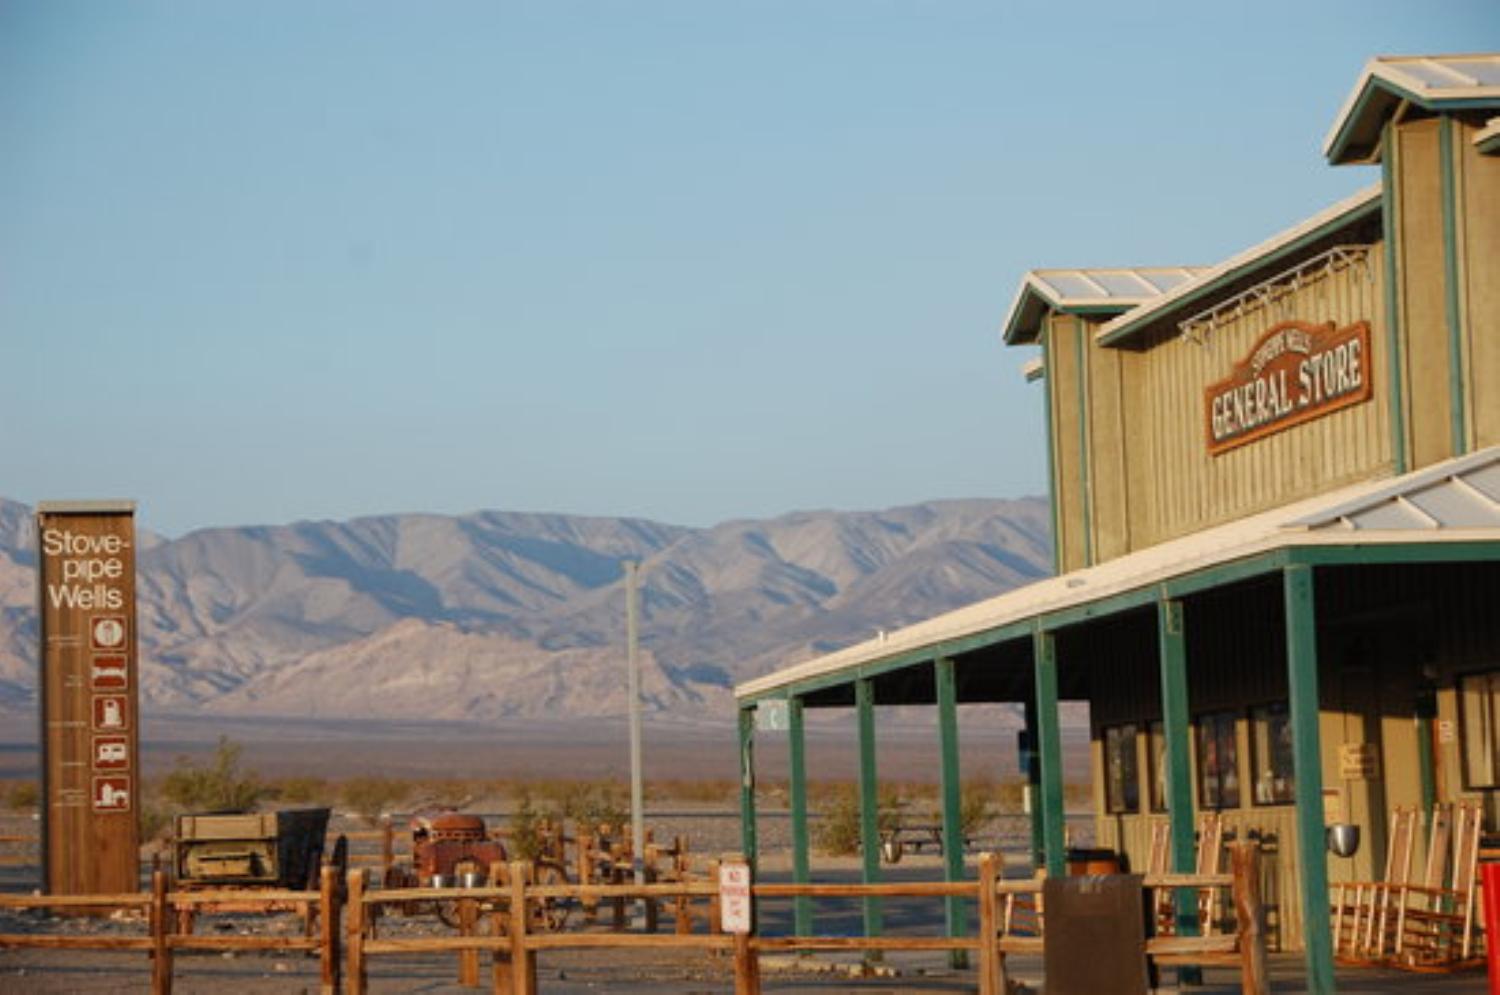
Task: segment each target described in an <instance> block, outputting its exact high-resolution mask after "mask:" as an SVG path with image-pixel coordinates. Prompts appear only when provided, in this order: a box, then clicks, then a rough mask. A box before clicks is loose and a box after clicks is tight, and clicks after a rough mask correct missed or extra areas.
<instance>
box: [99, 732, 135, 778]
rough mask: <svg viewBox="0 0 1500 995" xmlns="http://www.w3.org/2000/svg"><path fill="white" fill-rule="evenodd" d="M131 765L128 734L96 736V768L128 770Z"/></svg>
mask: <svg viewBox="0 0 1500 995" xmlns="http://www.w3.org/2000/svg"><path fill="white" fill-rule="evenodd" d="M129 767H130V740H129V738H128V737H126V736H95V737H94V769H95V770H127V769H129Z"/></svg>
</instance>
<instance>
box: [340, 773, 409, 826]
mask: <svg viewBox="0 0 1500 995" xmlns="http://www.w3.org/2000/svg"><path fill="white" fill-rule="evenodd" d="M410 794H411V786H410V785H408V784H407V783H406V782H404V781H396V780H392V779H391V778H388V777H355V778H351V779H350V780H348V781H345V782H344V787H343V790H342V791H340V792H339V797H340V799H341V800H342V801H343V803H344V805H345V806H346V807H347V808H348V809H349V810H350V811H351V812H353V813H354V814H355V815H358V816H359V817H360V818H361V819H363V820H364V821H365V822H366V823H368V824H370V825H372V826H373V825H374V824H375V823H377V822H379V821H380V817H381V816H382V815H385V814H386V813H388V812H389V811H390V810H391V808H393V807H394V806H396V805H399V804H400V803H401V802H403V801H405V800H406V798H407V796H408V795H410Z"/></svg>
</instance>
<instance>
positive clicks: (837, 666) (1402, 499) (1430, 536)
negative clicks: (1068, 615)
mask: <svg viewBox="0 0 1500 995" xmlns="http://www.w3.org/2000/svg"><path fill="white" fill-rule="evenodd" d="M1408 509H1417V510H1418V511H1419V512H1420V513H1419V514H1412V513H1409V511H1408ZM1474 542H1479V543H1486V544H1489V543H1493V544H1495V545H1496V548H1497V554H1496V556H1497V558H1500V446H1492V447H1490V448H1488V449H1484V450H1481V451H1479V452H1476V453H1470V454H1469V455H1467V456H1461V457H1458V458H1456V459H1451V460H1447V461H1446V462H1443V463H1438V464H1434V465H1433V466H1431V467H1428V468H1426V469H1423V470H1418V471H1416V472H1413V473H1408V474H1405V475H1403V476H1400V477H1395V478H1391V477H1387V478H1384V479H1378V480H1371V481H1365V482H1364V483H1360V484H1354V485H1352V486H1350V487H1345V488H1342V489H1340V490H1337V491H1334V492H1332V493H1329V494H1321V495H1318V496H1317V497H1312V498H1307V499H1305V500H1302V501H1297V502H1294V503H1292V504H1288V505H1283V506H1282V507H1279V508H1273V509H1271V510H1269V511H1263V512H1260V513H1258V514H1254V515H1251V516H1249V517H1246V518H1241V519H1238V520H1236V521H1233V522H1229V523H1227V524H1224V525H1219V526H1215V527H1213V528H1210V529H1204V530H1203V531H1201V532H1195V533H1193V534H1191V535H1186V536H1182V537H1180V538H1177V539H1171V540H1168V541H1167V542H1164V543H1160V544H1158V545H1155V546H1151V547H1149V548H1147V549H1142V550H1137V551H1136V552H1134V553H1129V554H1127V555H1125V556H1121V557H1117V558H1116V559H1113V560H1108V561H1106V562H1104V563H1101V564H1098V565H1096V566H1092V567H1085V568H1083V569H1081V570H1074V571H1072V572H1071V573H1067V574H1063V575H1061V576H1058V577H1051V578H1048V579H1047V580H1042V581H1037V582H1036V583H1034V584H1028V585H1026V586H1025V587H1019V588H1016V589H1015V590H1013V591H1007V592H1006V593H1005V594H1002V595H1000V596H999V597H996V598H991V599H989V600H988V601H981V602H978V603H977V604H973V605H969V606H968V607H966V608H960V609H958V610H957V611H952V612H949V613H947V614H946V615H939V616H937V617H936V618H931V619H928V620H926V621H924V622H918V623H916V624H915V625H910V626H907V627H906V628H904V629H897V630H895V631H892V632H882V633H881V634H880V635H879V636H878V637H877V638H875V639H871V640H868V641H866V642H863V643H858V644H856V645H854V646H850V647H848V648H847V649H842V650H839V651H837V652H835V653H830V654H828V655H826V656H821V657H817V658H816V659H813V660H809V661H807V662H805V663H799V664H794V665H792V666H789V667H785V668H782V669H781V670H778V671H776V672H775V673H771V674H767V675H766V676H764V677H760V678H757V679H755V680H751V681H746V682H745V683H743V684H740V685H738V686H737V687H735V689H734V694H735V697H736V698H737V699H740V700H744V699H746V698H759V697H763V696H767V695H775V694H777V693H785V691H786V690H787V689H789V688H791V687H793V686H794V685H797V684H800V683H804V682H818V683H822V682H823V681H825V680H839V679H842V678H843V677H844V676H845V675H847V676H848V677H849V678H851V679H852V677H854V676H857V675H858V674H859V673H860V672H861V668H866V667H876V666H878V665H880V664H882V663H885V662H887V661H892V660H902V659H909V658H913V657H914V655H915V656H916V657H925V658H927V659H931V658H932V656H941V655H944V654H946V653H951V652H954V647H956V646H960V645H961V644H963V643H965V642H966V641H974V640H976V639H977V638H979V637H981V636H983V634H985V633H994V632H996V631H997V630H1002V629H1007V628H1009V627H1013V626H1016V625H1018V624H1021V625H1028V624H1030V623H1032V622H1033V621H1034V620H1036V619H1038V618H1040V617H1041V616H1043V615H1047V614H1052V613H1058V612H1065V611H1070V610H1076V609H1082V608H1084V607H1085V606H1088V605H1091V604H1094V603H1099V602H1106V601H1107V600H1108V599H1112V598H1116V597H1118V596H1121V595H1128V594H1129V593H1130V592H1146V593H1148V594H1149V593H1152V592H1155V591H1157V590H1158V589H1159V588H1160V586H1161V585H1165V584H1169V583H1171V582H1173V581H1174V580H1176V579H1178V578H1183V577H1186V576H1188V575H1190V574H1195V573H1198V572H1200V571H1207V570H1212V569H1215V568H1218V567H1223V566H1226V565H1228V564H1231V563H1234V562H1236V561H1242V560H1246V559H1249V558H1251V557H1254V556H1257V555H1259V554H1263V553H1269V552H1272V551H1275V550H1278V549H1285V548H1303V549H1308V548H1313V549H1316V548H1330V549H1338V548H1348V547H1371V546H1377V545H1378V546H1386V547H1401V546H1417V545H1442V544H1456V543H1474ZM929 653H930V654H931V656H927V654H929Z"/></svg>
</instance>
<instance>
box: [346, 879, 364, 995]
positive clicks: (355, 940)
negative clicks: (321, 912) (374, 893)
mask: <svg viewBox="0 0 1500 995" xmlns="http://www.w3.org/2000/svg"><path fill="white" fill-rule="evenodd" d="M347 894H348V896H349V898H348V906H349V907H348V910H347V911H346V912H345V915H344V940H345V943H344V946H345V948H346V949H347V951H348V953H347V954H346V956H347V958H348V963H347V964H346V965H345V967H344V983H345V985H347V986H348V990H349V995H364V991H365V986H366V984H367V983H368V981H369V979H368V978H367V977H366V975H365V873H364V871H350V872H349V890H348V892H347Z"/></svg>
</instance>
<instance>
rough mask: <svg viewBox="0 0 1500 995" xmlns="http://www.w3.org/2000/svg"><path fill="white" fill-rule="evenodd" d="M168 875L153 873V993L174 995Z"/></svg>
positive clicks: (152, 994) (161, 872) (156, 994)
mask: <svg viewBox="0 0 1500 995" xmlns="http://www.w3.org/2000/svg"><path fill="white" fill-rule="evenodd" d="M169 919H170V910H169V909H168V907H167V875H166V873H165V872H163V871H159V870H158V871H153V872H152V874H151V995H172V947H171V945H170V944H169V943H168V926H167V923H168V920H169Z"/></svg>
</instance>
